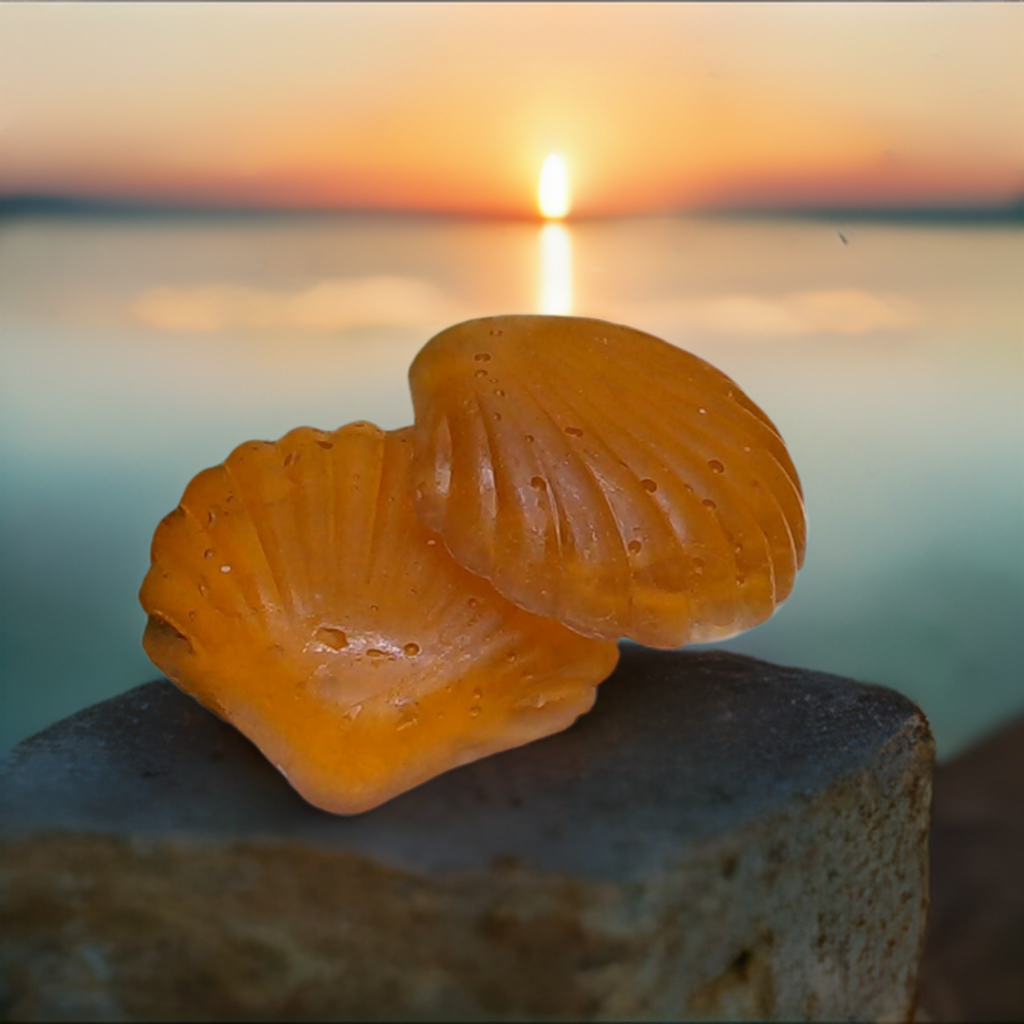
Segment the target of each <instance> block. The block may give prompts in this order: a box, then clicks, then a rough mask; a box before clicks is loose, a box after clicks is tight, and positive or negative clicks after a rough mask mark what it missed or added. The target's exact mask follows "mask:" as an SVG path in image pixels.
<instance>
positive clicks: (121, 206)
mask: <svg viewBox="0 0 1024 1024" xmlns="http://www.w3.org/2000/svg"><path fill="white" fill-rule="evenodd" d="M330 216H337V217H351V216H360V217H387V218H399V217H401V218H416V219H424V220H459V221H465V220H474V221H506V222H507V221H512V222H526V223H542V221H540V220H539V218H535V217H525V216H524V217H518V216H512V215H500V214H473V213H468V212H455V211H452V212H445V211H437V210H400V209H398V210H387V209H372V208H366V207H351V208H343V207H319V208H318V207H257V206H215V205H201V204H186V203H181V204H177V203H157V202H134V201H130V200H118V199H90V198H81V197H76V196H60V195H24V194H23V195H9V196H0V223H3V222H9V221H12V220H22V219H38V218H64V217H67V218H81V219H85V218H90V219H91V218H132V219H134V218H159V219H173V218H179V217H180V218H183V219H185V218H187V219H193V218H196V217H203V218H217V219H222V218H224V219H241V218H246V219H249V218H289V217H294V218H302V217H330ZM660 217H692V218H700V219H714V218H721V219H730V220H735V219H747V220H775V219H779V220H782V219H785V220H819V221H830V222H836V221H838V222H843V223H853V222H866V221H873V222H880V223H891V224H908V225H922V226H924V225H928V224H935V225H943V226H956V225H963V226H984V225H991V226H1015V225H1020V224H1024V199H1021V200H1018V201H1017V202H1015V203H1012V204H1010V205H1008V206H995V207H993V206H974V207H970V206H968V207H963V206H960V207H870V208H869V207H763V206H760V207H753V206H752V207H722V208H714V209H711V208H699V209H677V210H661V211H645V212H641V213H634V214H616V215H607V216H591V217H574V218H570V219H569V221H568V222H567V223H569V224H573V223H587V222H594V221H606V220H630V219H651V218H660Z"/></svg>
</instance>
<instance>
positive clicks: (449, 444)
mask: <svg viewBox="0 0 1024 1024" xmlns="http://www.w3.org/2000/svg"><path fill="white" fill-rule="evenodd" d="M409 379H410V384H411V387H412V396H413V404H414V407H415V410H416V426H415V428H414V429H415V442H416V482H417V509H418V511H419V514H420V518H421V519H422V520H423V522H424V524H425V525H426V526H427V527H428V528H429V529H431V530H434V531H436V532H438V533H439V534H440V535H441V536H442V537H443V538H444V542H445V544H446V545H447V547H448V549H449V550H450V551H451V553H452V554H453V555H454V557H455V558H456V559H457V560H458V561H459V562H460V563H462V564H463V565H465V566H466V567H467V568H468V569H470V570H472V571H473V572H474V573H476V574H478V575H480V576H482V577H484V578H485V579H488V580H490V581H491V582H492V583H493V584H494V586H495V587H496V588H497V589H498V590H499V591H500V592H501V593H502V594H504V595H505V596H506V597H508V598H509V599H510V600H511V601H514V602H515V603H516V604H518V605H520V606H521V607H523V608H526V609H528V610H530V611H531V612H535V613H537V614H539V615H545V616H551V617H553V618H557V619H559V620H560V621H562V622H564V623H566V624H567V625H569V626H570V627H571V628H573V629H574V630H577V631H579V632H580V633H582V634H584V635H587V636H594V637H603V638H615V637H620V636H628V637H632V638H633V639H635V640H638V641H639V642H640V643H643V644H647V645H649V646H652V647H679V646H682V645H683V644H686V643H692V642H697V641H708V640H716V639H721V638H724V637H727V636H731V635H733V634H735V633H738V632H741V631H742V630H744V629H748V628H749V627H751V626H755V625H757V624H758V623H759V622H762V621H764V620H765V619H766V618H768V617H769V616H770V615H771V613H772V612H773V611H774V609H775V608H776V607H777V606H778V605H779V604H780V603H781V602H782V601H784V600H785V599H786V597H787V596H788V595H789V593H790V591H791V589H792V587H793V581H794V577H795V575H796V572H797V569H798V568H799V567H800V565H801V564H802V562H803V557H804V548H805V536H806V528H805V519H804V506H803V498H802V493H801V489H800V483H799V480H798V477H797V473H796V470H795V469H794V467H793V463H792V461H791V460H790V457H789V454H788V453H787V451H786V447H785V445H784V443H783V441H782V438H781V437H780V436H779V432H778V431H777V430H776V428H775V427H774V425H773V424H772V422H771V420H769V418H768V417H767V416H766V415H765V414H764V413H763V412H762V411H761V410H760V409H759V408H758V407H757V406H756V405H755V404H754V403H753V402H752V401H751V400H750V399H749V398H747V397H746V395H744V394H743V392H742V391H741V390H740V388H739V387H738V386H737V385H736V384H735V383H734V382H733V381H732V380H730V379H729V378H728V377H727V376H725V374H723V373H721V372H720V371H718V370H716V369H715V368H714V367H713V366H711V365H709V364H708V363H706V362H705V361H704V360H702V359H700V358H698V357H697V356H694V355H691V354H690V353H688V352H684V351H683V350H681V349H679V348H676V347H675V346H673V345H669V344H668V343H667V342H664V341H661V340H660V339H658V338H655V337H652V336H651V335H648V334H643V333H642V332H640V331H635V330H632V329H630V328H628V327H621V326H618V325H615V324H610V323H605V322H604V321H600V320H589V319H582V318H576V317H554V316H551V317H549V316H499V317H491V318H487V319H483V320H472V321H468V322H467V323H463V324H458V325H456V326H455V327H452V328H449V329H448V330H446V331H444V332H442V333H441V334H439V335H437V336H436V337H434V338H433V339H431V341H430V342H428V344H427V345H426V346H425V347H424V348H423V349H422V350H421V351H420V353H419V355H418V356H417V357H416V360H415V361H414V362H413V365H412V368H411V369H410V372H409Z"/></svg>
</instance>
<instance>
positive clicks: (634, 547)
mask: <svg viewBox="0 0 1024 1024" xmlns="http://www.w3.org/2000/svg"><path fill="white" fill-rule="evenodd" d="M626 546H627V547H628V548H629V553H630V554H631V555H639V554H640V549H641V548H642V547H643V544H641V543H640V541H638V540H631V541H630V542H629V544H627V545H626Z"/></svg>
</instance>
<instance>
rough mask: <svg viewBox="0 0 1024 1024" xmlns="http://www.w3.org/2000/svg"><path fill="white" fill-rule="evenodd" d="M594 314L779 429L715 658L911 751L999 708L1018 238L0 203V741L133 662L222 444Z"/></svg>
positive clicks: (1014, 579)
mask: <svg viewBox="0 0 1024 1024" xmlns="http://www.w3.org/2000/svg"><path fill="white" fill-rule="evenodd" d="M534 312H544V313H550V314H555V315H565V314H574V315H581V316H592V317H599V318H602V319H607V320H612V321H616V322H619V323H624V324H628V325H630V326H633V327H637V328H640V329H642V330H645V331H649V332H651V333H653V334H656V335H658V336H659V337H662V338H665V339H666V340H667V341H670V342H671V343H673V344H675V345H678V346H680V347H682V348H685V349H688V350H690V351H692V352H694V353H696V354H698V355H700V356H702V357H703V358H705V359H707V360H709V361H710V362H712V363H713V364H714V365H716V366H718V367H719V368H720V369H722V370H723V371H725V372H726V373H727V374H729V375H730V376H731V377H733V379H734V380H736V381H737V382H738V383H739V384H740V386H741V387H742V388H743V389H744V390H745V391H746V392H747V393H748V394H749V395H750V396H751V397H752V398H753V399H754V400H755V401H756V402H757V403H758V404H760V405H761V406H762V408H764V409H765V410H766V411H767V412H768V414H769V415H770V416H771V417H772V419H773V420H774V421H775V423H776V425H777V426H778V427H779V429H780V431H781V433H782V435H783V437H784V438H785V440H786V442H787V444H788V446H789V448H790V451H791V453H792V456H793V459H794V461H795V463H796V466H797V468H798V469H799V472H800V475H801V478H802V481H803V485H804V490H805V494H806V500H807V513H808V519H809V546H808V555H807V562H806V565H805V567H804V569H803V571H802V572H801V574H800V576H799V577H798V580H797V585H796V588H795V591H794V593H793V595H792V597H791V598H790V600H789V601H788V602H787V603H786V604H785V605H783V606H782V607H781V608H780V609H779V610H778V612H777V613H776V614H775V616H773V617H772V618H771V619H770V620H769V621H768V622H766V623H765V624H763V625H762V626H759V627H758V628H756V629H754V630H751V631H750V632H748V633H746V634H744V635H742V636H740V637H737V638H734V639H733V640H730V641H727V642H725V643H723V644H720V645H716V646H721V647H724V648H726V649H729V650H734V651H740V652H743V653H745V654H749V655H753V656H756V657H759V658H765V659H768V660H770V661H773V662H777V663H781V664H785V665H797V666H804V667H807V668H813V669H819V670H823V671H826V672H832V673H837V674H840V675H845V676H850V677H852V678H854V679H859V680H863V681H866V682H872V683H879V684H883V685H885V686H889V687H893V688H895V689H897V690H899V691H901V692H903V693H905V694H907V695H908V696H909V697H911V698H912V699H913V700H915V701H917V702H918V703H919V704H920V705H921V707H922V708H923V709H924V710H925V712H926V713H927V715H928V717H929V719H930V721H931V724H932V728H933V730H934V733H935V737H936V742H937V745H938V752H939V756H940V758H949V757H951V756H953V755H955V754H956V753H957V752H958V751H960V750H961V749H963V748H964V747H965V746H966V745H967V744H969V743H971V742H972V741H974V740H975V739H976V738H978V737H980V736H982V735H984V734H985V733H987V732H988V731H990V730H992V729H994V728H996V727H998V725H999V724H1000V723H1002V722H1004V721H1006V720H1007V719H1009V718H1010V717H1012V716H1014V715H1018V714H1021V713H1022V712H1024V643H1022V642H1021V639H1022V634H1024V228H1022V225H1021V223H1020V221H1019V219H1018V220H1017V221H1015V222H1014V221H1008V222H998V221H995V222H989V223H975V222H972V221H971V220H970V219H969V218H968V219H966V220H962V221H961V220H949V219H945V220H944V219H941V218H940V219H938V220H935V221H929V220H927V219H921V218H917V219H915V218H902V219H901V218H900V217H893V216H878V217H844V216H840V215H835V216H833V215H820V216H815V217H797V216H783V215H775V216H767V215H753V214H751V215H735V214H734V215H729V216H725V215H719V216H710V215H707V216H693V215H690V216H682V215H681V216H656V217H633V218H621V219H607V220H591V221H577V222H567V223H564V224H539V223H533V222H528V221H511V220H509V221H487V220H473V219H465V218H464V219H459V218H443V217H427V216H406V215H399V214H374V213H366V212H359V213H329V214H323V213H319V214H313V213H293V214H281V213H267V214H243V213H228V212H216V213H205V214H200V213H183V212H182V213H168V212H148V213H147V212H145V211H143V212H134V213H130V214H128V213H117V214H105V213H102V212H92V213H89V214H75V215H72V214H63V215H61V214H57V213H54V212H52V211H50V212H46V211H43V212H36V213H32V212H31V211H28V212H25V211H22V212H18V213H16V215H7V216H4V217H2V218H0V749H6V748H9V747H10V746H12V745H13V744H15V743H17V742H18V741H19V740H21V739H22V738H24V737H26V736H28V735H30V734H31V733H33V732H35V731H37V730H39V729H42V728H44V727H45V726H47V725H48V724H50V723H52V722H54V721H55V720H57V719H59V718H62V717H63V716H66V715H68V714H71V713H72V712H74V711H77V710H78V709H80V708H82V707H85V706H86V705H89V704H91V703H93V702H95V701H98V700H101V699H104V698H106V697H110V696H113V695H115V694H117V693H120V692H122V691H124V690H127V689H129V688H130V687H133V686H137V685H138V684H140V683H143V682H146V681H148V680H150V679H153V678H156V677H158V676H159V672H158V671H157V669H155V668H154V666H153V665H151V664H150V663H149V661H148V659H147V658H146V655H145V654H144V653H143V651H142V648H141V646H140V638H141V635H142V630H143V626H144V621H145V617H144V615H143V613H142V610H141V608H140V606H139V603H138V599H137V593H138V589H139V584H140V583H141V581H142V578H143V576H144V574H145V572H146V569H147V566H148V564H149V544H150V540H151V538H152V534H153V530H154V528H155V526H156V524H157V522H158V521H159V520H160V518H161V517H162V516H163V515H164V514H166V513H167V512H169V511H170V510H171V509H173V508H174V507H175V505H176V504H177V502H178V499H179V497H180V496H181V493H182V491H183V489H184V487H185V485H186V484H187V483H188V481H189V479H190V478H191V477H192V476H193V475H194V474H195V473H197V472H198V471H199V470H201V469H203V468H204V467H207V466H211V465H214V464H216V463H218V462H220V461H221V460H223V459H224V457H225V456H226V455H227V454H228V453H229V452H230V451H231V450H232V449H233V448H234V447H235V446H236V445H238V444H240V443H241V442H243V441H246V440H250V439H257V438H262V439H275V438H277V437H280V436H281V435H282V434H284V433H286V432H287V431H288V430H290V429H291V428H293V427H296V426H300V425H310V426H315V427H320V428H323V429H333V428H336V427H338V426H341V425H342V424H344V423H348V422H351V421H353V420H364V419H365V420H371V421H373V422H375V423H377V424H379V425H380V426H382V427H385V428H392V427H400V426H403V425H405V424H408V423H409V422H411V418H412V408H411V404H410V400H409V394H408V388H407V384H406V371H407V368H408V365H409V362H410V360H411V359H412V358H413V356H414V355H415V353H416V351H417V350H418V349H419V348H420V346H421V345H423V344H424V342H426V341H427V340H428V339H429V338H430V337H431V336H432V335H433V334H434V333H436V332H437V331H439V330H442V329H443V328H445V327H447V326H449V325H451V324H453V323H456V322H458V321H460V320H465V319H469V318H472V317H477V316H488V315H493V314H497V313H534Z"/></svg>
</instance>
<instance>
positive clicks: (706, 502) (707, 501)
mask: <svg viewBox="0 0 1024 1024" xmlns="http://www.w3.org/2000/svg"><path fill="white" fill-rule="evenodd" d="M701 504H702V505H703V506H704V507H705V508H718V506H717V505H716V504H715V503H714V502H713V501H712V500H711V499H710V498H705V499H704V500H703V501H702V502H701Z"/></svg>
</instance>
